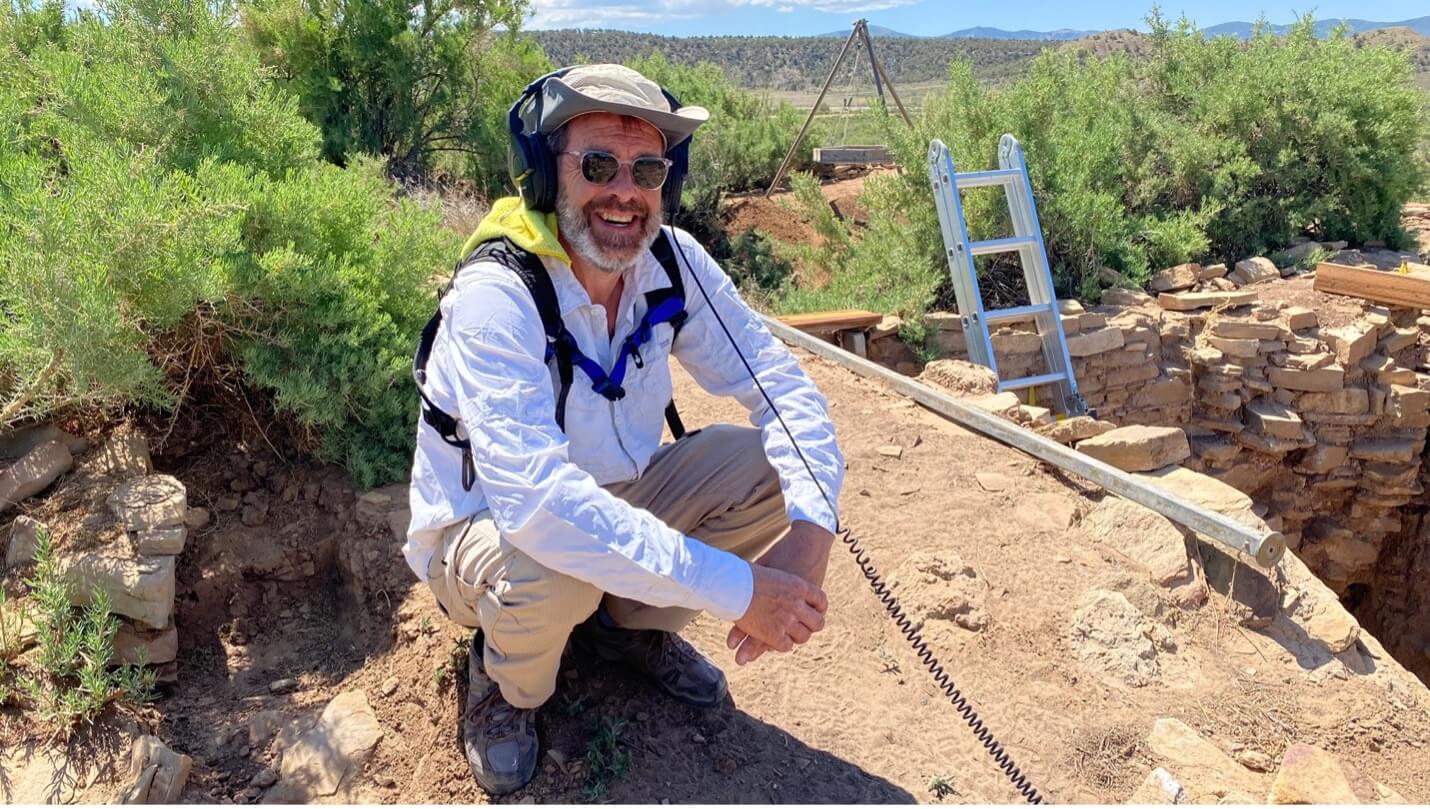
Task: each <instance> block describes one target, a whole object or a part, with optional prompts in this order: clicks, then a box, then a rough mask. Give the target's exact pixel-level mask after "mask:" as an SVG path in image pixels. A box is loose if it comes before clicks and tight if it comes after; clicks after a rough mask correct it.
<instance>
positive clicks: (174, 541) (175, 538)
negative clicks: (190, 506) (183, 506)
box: [134, 525, 189, 556]
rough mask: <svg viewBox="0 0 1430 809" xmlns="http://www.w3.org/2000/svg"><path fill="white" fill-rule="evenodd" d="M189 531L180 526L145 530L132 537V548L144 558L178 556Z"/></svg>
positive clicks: (182, 550) (182, 549) (181, 551)
mask: <svg viewBox="0 0 1430 809" xmlns="http://www.w3.org/2000/svg"><path fill="white" fill-rule="evenodd" d="M188 533H189V530H188V529H187V528H185V527H184V526H182V525H174V526H169V527H167V528H145V529H144V530H142V531H139V532H138V533H136V534H135V535H134V548H135V550H137V551H138V552H139V553H140V554H142V555H145V556H178V555H179V554H181V553H183V552H184V539H185V538H186V537H187V536H188Z"/></svg>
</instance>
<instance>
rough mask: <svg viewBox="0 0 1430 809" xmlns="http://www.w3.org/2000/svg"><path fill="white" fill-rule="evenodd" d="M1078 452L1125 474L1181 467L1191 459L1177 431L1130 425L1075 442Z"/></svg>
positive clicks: (1172, 428) (1167, 428)
mask: <svg viewBox="0 0 1430 809" xmlns="http://www.w3.org/2000/svg"><path fill="white" fill-rule="evenodd" d="M1077 449H1078V451H1079V452H1082V453H1086V454H1088V455H1091V456H1092V457H1094V458H1097V459H1098V460H1100V461H1103V462H1104V463H1108V464H1111V465H1113V466H1115V467H1117V468H1118V469H1123V470H1126V471H1128V472H1148V471H1151V470H1153V469H1160V468H1162V467H1164V466H1168V465H1170V464H1176V463H1181V462H1182V461H1184V460H1186V459H1187V458H1190V457H1191V455H1192V448H1191V445H1190V444H1188V443H1187V434H1186V433H1185V432H1183V431H1182V429H1181V428H1180V427H1148V426H1144V425H1132V426H1129V427H1119V428H1117V429H1116V430H1109V431H1108V432H1105V433H1103V434H1102V435H1099V436H1094V437H1093V438H1089V439H1086V440H1084V441H1080V442H1078V445H1077Z"/></svg>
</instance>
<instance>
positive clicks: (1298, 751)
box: [1267, 742, 1360, 805]
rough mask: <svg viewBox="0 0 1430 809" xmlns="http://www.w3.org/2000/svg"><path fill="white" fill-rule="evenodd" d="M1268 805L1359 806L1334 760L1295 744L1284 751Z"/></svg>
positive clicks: (1324, 753)
mask: <svg viewBox="0 0 1430 809" xmlns="http://www.w3.org/2000/svg"><path fill="white" fill-rule="evenodd" d="M1267 802H1268V803H1271V804H1277V805H1284V804H1303V803H1309V804H1333V803H1340V804H1354V803H1360V800H1358V799H1357V798H1356V794H1355V791H1354V790H1352V789H1351V785H1350V782H1349V781H1348V780H1347V779H1346V773H1345V770H1343V769H1342V768H1341V763H1340V761H1339V760H1337V759H1336V757H1335V756H1333V755H1331V754H1330V753H1327V752H1326V751H1324V750H1322V749H1320V748H1319V747H1313V746H1311V745H1309V744H1304V743H1301V742H1298V743H1296V744H1293V745H1291V746H1290V747H1288V748H1286V753H1285V754H1284V755H1283V756H1282V757H1281V769H1280V770H1278V771H1277V773H1276V780H1275V781H1274V782H1273V783H1272V785H1271V794H1270V795H1269V796H1267Z"/></svg>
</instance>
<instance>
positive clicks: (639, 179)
mask: <svg viewBox="0 0 1430 809" xmlns="http://www.w3.org/2000/svg"><path fill="white" fill-rule="evenodd" d="M631 181H632V182H634V183H635V184H636V185H638V186H640V187H641V188H644V189H646V190H652V191H653V190H655V189H657V188H660V187H661V185H663V184H664V183H665V161H664V160H661V159H660V158H658V157H641V158H637V159H636V161H635V162H634V163H632V164H631Z"/></svg>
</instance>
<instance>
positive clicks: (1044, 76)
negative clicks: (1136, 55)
mask: <svg viewBox="0 0 1430 809" xmlns="http://www.w3.org/2000/svg"><path fill="white" fill-rule="evenodd" d="M1149 24H1150V26H1151V29H1152V42H1153V48H1152V54H1151V55H1150V56H1149V57H1148V58H1146V59H1138V60H1132V59H1128V58H1125V57H1122V56H1112V57H1108V58H1083V57H1081V56H1080V55H1078V54H1074V53H1068V52H1058V51H1047V52H1044V53H1043V54H1042V55H1040V56H1039V57H1038V58H1037V59H1035V60H1034V61H1033V63H1032V65H1031V66H1030V68H1029V71H1028V73H1027V75H1025V76H1024V77H1023V78H1021V79H1019V80H1018V81H1015V82H1013V83H1012V84H1010V85H1008V86H1006V87H1004V88H1002V89H986V88H983V87H980V86H979V84H978V82H977V81H976V80H975V79H974V75H973V70H972V68H971V67H970V66H969V65H968V64H966V63H962V62H955V63H953V64H952V65H950V68H949V82H948V84H947V86H946V87H945V88H944V89H943V90H942V91H941V92H939V93H936V94H934V95H932V96H930V97H929V98H928V99H926V101H925V104H924V106H923V108H922V110H921V113H920V115H919V117H918V118H917V119H916V121H915V124H916V125H915V127H914V128H913V129H912V130H910V129H909V128H908V127H905V126H903V124H902V123H901V122H897V123H896V121H895V120H894V119H891V118H890V119H886V123H887V126H886V132H887V135H888V137H889V139H890V141H891V142H892V143H893V148H894V151H895V153H896V156H897V160H898V163H899V165H900V166H901V167H902V169H903V172H902V174H901V175H900V176H898V177H896V178H894V179H892V180H887V181H877V182H871V183H870V184H869V190H868V192H867V194H866V198H865V199H864V200H863V203H862V204H863V205H864V207H865V209H866V210H867V211H869V227H868V229H867V231H866V232H865V233H863V234H861V235H860V236H858V237H854V238H852V239H851V241H850V243H849V246H848V248H847V251H845V252H844V254H843V255H832V254H831V255H827V256H824V257H822V258H821V261H825V262H828V264H827V266H828V267H829V268H830V271H831V274H832V275H833V278H832V279H831V282H830V287H829V288H827V289H821V290H815V291H803V290H792V291H791V293H790V294H789V295H787V296H786V297H785V298H784V300H783V302H782V304H781V305H782V306H783V307H784V308H787V309H798V308H806V307H808V308H825V307H828V308H839V307H840V306H846V305H860V306H866V307H870V308H873V307H872V306H870V304H871V303H877V302H888V303H892V302H893V300H892V296H891V295H887V294H879V293H878V292H877V289H878V288H879V287H885V288H890V289H893V288H898V287H901V286H905V285H907V287H906V292H905V293H904V294H902V295H899V296H898V297H899V298H901V299H902V301H903V304H902V305H903V306H904V307H905V308H903V309H902V310H901V311H903V312H904V313H905V314H916V313H917V312H919V311H922V309H920V308H919V307H920V303H919V302H920V301H928V302H932V301H933V300H934V299H938V300H939V302H940V303H941V304H942V305H952V304H953V301H952V296H951V294H950V289H949V287H948V285H947V284H945V283H943V282H942V281H941V280H939V281H937V282H933V280H932V279H934V278H938V279H942V277H943V276H945V275H946V274H947V272H948V268H947V265H946V263H945V261H944V258H943V250H942V240H941V238H940V234H939V229H938V225H937V220H936V218H935V217H934V213H933V200H932V198H931V196H930V192H929V189H928V181H927V168H926V166H927V163H926V160H927V151H928V146H929V142H930V140H931V139H933V138H939V139H942V140H943V141H944V142H945V143H946V144H947V145H948V146H949V148H950V151H951V153H952V154H953V156H954V160H955V165H956V168H957V169H958V170H959V171H973V170H979V169H985V168H990V167H992V166H994V165H996V149H997V143H998V139H999V137H1000V136H1001V135H1002V134H1003V133H1005V132H1011V133H1013V134H1014V135H1015V136H1016V137H1017V138H1018V139H1019V141H1020V143H1021V144H1022V146H1023V149H1024V153H1025V157H1026V161H1027V164H1028V168H1029V174H1030V178H1031V181H1032V186H1033V194H1034V199H1035V202H1036V205H1037V210H1038V215H1039V219H1040V223H1041V226H1042V230H1043V235H1044V242H1045V245H1046V248H1047V251H1048V259H1049V262H1050V265H1051V267H1052V269H1053V273H1054V282H1055V285H1056V287H1057V289H1058V291H1059V293H1060V294H1062V295H1081V296H1083V297H1096V295H1097V294H1098V293H1099V290H1100V288H1101V286H1102V283H1103V282H1101V281H1099V276H1100V275H1101V270H1102V269H1103V268H1105V267H1106V268H1111V269H1113V270H1116V271H1117V272H1118V273H1119V274H1120V277H1121V279H1122V280H1121V281H1120V282H1119V283H1121V284H1123V285H1127V286H1140V285H1141V284H1142V283H1144V282H1145V281H1146V279H1147V277H1148V275H1149V274H1150V273H1152V272H1155V271H1158V270H1161V269H1163V268H1165V267H1167V266H1170V265H1173V264H1177V263H1181V262H1184V261H1189V260H1203V261H1227V262H1234V261H1236V260H1239V259H1241V258H1245V257H1247V256H1248V255H1254V254H1259V253H1261V252H1264V251H1267V250H1271V249H1275V248H1277V247H1282V246H1285V245H1287V244H1288V243H1289V242H1290V240H1291V238H1292V237H1293V236H1295V235H1297V234H1299V233H1302V232H1306V233H1308V234H1310V235H1312V236H1313V237H1317V238H1321V239H1326V240H1335V239H1346V240H1350V241H1358V240H1365V239H1372V238H1379V239H1386V240H1387V241H1389V242H1390V243H1392V244H1399V243H1401V241H1402V240H1403V238H1404V235H1403V234H1402V233H1401V232H1400V226H1399V222H1398V217H1399V210H1400V207H1401V206H1402V205H1403V204H1404V202H1405V201H1406V200H1408V199H1409V198H1410V197H1411V195H1413V194H1415V193H1417V192H1418V191H1419V190H1422V189H1424V188H1425V181H1426V178H1427V170H1426V165H1425V162H1424V158H1423V155H1421V154H1419V153H1418V151H1417V150H1419V149H1420V148H1421V146H1420V141H1421V138H1422V137H1423V133H1424V132H1425V131H1427V127H1430V115H1427V103H1426V99H1425V96H1424V94H1423V93H1422V92H1420V91H1419V90H1418V88H1416V87H1415V86H1414V84H1413V82H1412V77H1411V69H1410V65H1409V62H1408V61H1407V60H1406V58H1405V56H1404V55H1403V54H1401V53H1397V52H1395V51H1393V50H1391V49H1388V48H1378V47H1364V48H1357V47H1355V46H1354V44H1353V43H1351V42H1350V41H1349V40H1348V39H1347V38H1346V37H1345V36H1344V34H1343V33H1340V32H1337V33H1333V34H1331V35H1330V36H1329V37H1327V38H1325V39H1317V38H1316V37H1315V36H1314V35H1313V30H1312V29H1313V23H1312V20H1311V19H1310V18H1309V17H1306V18H1304V19H1302V20H1301V21H1300V22H1299V23H1298V24H1297V25H1296V26H1295V28H1294V30H1293V31H1292V32H1291V33H1290V34H1289V35H1287V36H1285V37H1273V36H1271V35H1270V34H1269V33H1267V32H1266V31H1264V30H1262V31H1258V32H1257V34H1256V35H1255V36H1253V37H1252V39H1251V40H1250V42H1245V43H1243V42H1239V41H1237V40H1235V39H1231V38H1221V39H1212V40H1208V39H1205V38H1203V37H1202V36H1201V34H1200V33H1199V32H1197V31H1196V30H1195V29H1193V28H1192V27H1191V26H1190V25H1189V24H1188V23H1186V22H1185V21H1183V22H1180V23H1178V24H1176V25H1171V24H1168V23H1167V22H1165V21H1164V20H1162V18H1161V17H1160V16H1159V14H1158V13H1157V12H1156V11H1154V12H1153V14H1152V16H1151V17H1150V18H1149ZM964 206H965V213H966V216H967V219H968V222H969V228H970V232H971V234H972V237H973V238H974V239H979V238H991V237H995V236H1000V235H1007V234H1008V233H1009V232H1010V228H1009V226H1008V223H1007V214H1006V211H1005V209H1004V207H1005V206H1004V204H1003V200H1002V195H1001V193H1000V192H998V191H996V190H993V189H988V190H980V191H970V192H966V193H965V194H964ZM841 249H842V248H841ZM910 261H913V262H921V263H922V266H919V267H917V268H911V267H910V266H909V262H910ZM1010 269H1012V268H1011V267H1010V266H1009V264H1008V263H1007V261H1006V260H1004V261H990V262H987V263H984V264H980V267H979V270H980V277H982V278H984V279H985V281H986V282H987V283H986V284H985V287H986V289H985V291H988V289H991V290H993V291H992V293H991V294H990V295H988V296H986V297H988V298H989V300H988V301H987V302H988V303H994V304H998V305H1006V304H1008V303H1012V302H1014V301H1010V300H1004V299H1003V293H1002V288H1003V287H1004V286H1005V285H1004V284H1003V283H1002V282H1001V278H1002V274H1003V273H1006V272H1008V271H1010ZM1014 272H1016V271H1014ZM844 275H849V276H850V277H851V278H852V279H853V280H851V281H841V277H842V276H844ZM928 283H934V289H935V293H934V294H930V293H928V292H927V290H928V288H929V287H928V286H927V284H928ZM1020 284H1021V282H1020Z"/></svg>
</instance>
